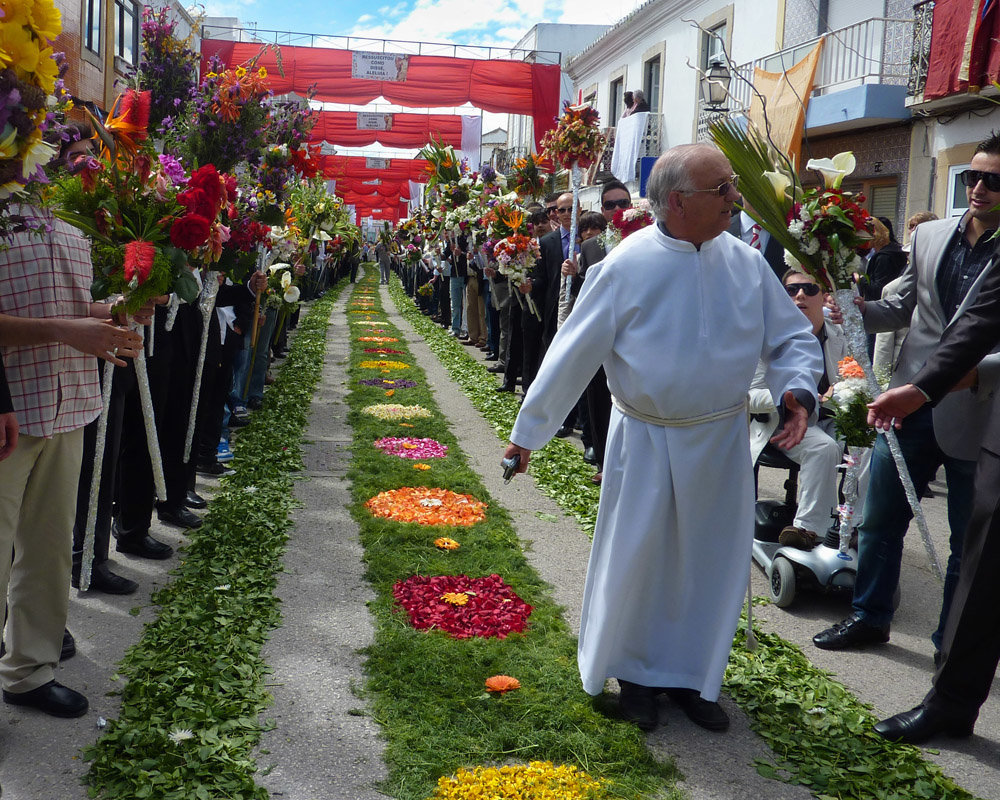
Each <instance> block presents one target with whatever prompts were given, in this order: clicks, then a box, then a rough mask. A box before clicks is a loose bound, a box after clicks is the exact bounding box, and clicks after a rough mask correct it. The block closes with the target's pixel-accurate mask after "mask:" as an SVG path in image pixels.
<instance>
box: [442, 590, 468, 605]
mask: <svg viewBox="0 0 1000 800" xmlns="http://www.w3.org/2000/svg"><path fill="white" fill-rule="evenodd" d="M441 599H442V600H444V601H445V602H446V603H451V604H452V605H453V606H464V605H467V604H468V602H469V595H467V594H466V593H465V592H445V593H444V594H443V595H441Z"/></svg>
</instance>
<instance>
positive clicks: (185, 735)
mask: <svg viewBox="0 0 1000 800" xmlns="http://www.w3.org/2000/svg"><path fill="white" fill-rule="evenodd" d="M167 738H168V739H170V741H172V742H173V743H174V744H180V743H181V742H184V741H187V740H188V739H193V738H194V731H192V730H191V729H190V728H174V729H173V730H172V731H170V733H168V734H167Z"/></svg>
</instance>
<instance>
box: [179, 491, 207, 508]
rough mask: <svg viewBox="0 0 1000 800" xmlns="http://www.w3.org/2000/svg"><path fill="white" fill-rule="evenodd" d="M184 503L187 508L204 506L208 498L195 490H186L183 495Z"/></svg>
mask: <svg viewBox="0 0 1000 800" xmlns="http://www.w3.org/2000/svg"><path fill="white" fill-rule="evenodd" d="M184 505H185V506H187V507H188V508H205V507H206V506H208V500H206V499H205V498H204V497H202V496H201V495H200V494H198V493H197V492H188V493H187V494H186V495H185V496H184Z"/></svg>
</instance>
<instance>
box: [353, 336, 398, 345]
mask: <svg viewBox="0 0 1000 800" xmlns="http://www.w3.org/2000/svg"><path fill="white" fill-rule="evenodd" d="M358 341H359V342H381V343H383V344H388V343H390V342H398V341H399V339H396V338H394V337H392V336H359V337H358Z"/></svg>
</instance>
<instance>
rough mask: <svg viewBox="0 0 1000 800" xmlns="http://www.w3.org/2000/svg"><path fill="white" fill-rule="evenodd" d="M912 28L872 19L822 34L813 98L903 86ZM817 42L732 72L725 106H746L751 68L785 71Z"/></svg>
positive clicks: (908, 24) (909, 21) (906, 21)
mask: <svg viewBox="0 0 1000 800" xmlns="http://www.w3.org/2000/svg"><path fill="white" fill-rule="evenodd" d="M932 4H933V3H932ZM913 29H914V21H913V20H912V19H882V18H875V19H869V20H865V21H864V22H858V23H856V24H854V25H849V26H848V27H846V28H841V29H839V30H836V31H830V32H829V33H827V34H825V38H826V41H825V42H824V43H823V50H822V52H821V53H820V59H819V64H818V65H817V66H816V77H815V79H814V81H813V95H821V94H829V93H830V92H837V91H841V90H843V89H849V88H852V87H854V86H863V85H865V84H873V83H881V84H889V85H894V86H906V85H908V82H909V81H910V43H911V41H912V39H913ZM820 38H821V37H816V38H814V39H810V40H809V41H807V42H802V43H801V44H797V45H795V46H794V47H787V48H785V49H784V50H780V51H778V52H777V53H772V54H771V55H769V56H764V57H763V58H758V59H757V60H756V61H751V62H750V63H748V64H742V65H740V66H739V67H737V68H736V75H734V76H733V80H732V83H731V84H730V86H729V91H730V93H731V94H732V96H733V98H734V99H733V102H732V103H731V104H730V105H731V106H732V105H735V106H736V107H740V106H742V107H743V108H749V107H750V99H751V97H752V89H751V84H752V82H753V75H754V68H755V67H760V68H761V69H764V70H767V71H768V72H782V71H784V70H787V69H789V68H790V67H791V66H792V65H794V64H796V63H797V62H799V61H800V60H801V59H802V58H803V57H804V56H805V55H806V54H807V53H809V51H810V50H812V49H813V47H815V45H816V42H818V41H819V39H820Z"/></svg>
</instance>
